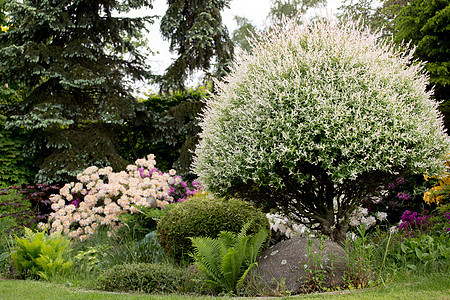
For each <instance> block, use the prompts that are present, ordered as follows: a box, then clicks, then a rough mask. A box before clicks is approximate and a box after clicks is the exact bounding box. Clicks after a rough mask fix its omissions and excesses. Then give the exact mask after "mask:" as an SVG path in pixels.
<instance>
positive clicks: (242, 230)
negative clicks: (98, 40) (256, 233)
mask: <svg viewBox="0 0 450 300" xmlns="http://www.w3.org/2000/svg"><path fill="white" fill-rule="evenodd" d="M252 223H253V220H250V221H248V222H247V223H245V224H244V226H242V229H241V232H239V234H238V236H237V239H238V240H240V239H242V238H243V237H244V236H245V235H246V234H247V231H248V230H249V229H250V226H252Z"/></svg>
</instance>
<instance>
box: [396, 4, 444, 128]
mask: <svg viewBox="0 0 450 300" xmlns="http://www.w3.org/2000/svg"><path fill="white" fill-rule="evenodd" d="M394 23H395V33H394V40H395V41H396V42H399V43H400V42H402V41H406V42H409V41H411V43H412V44H413V45H414V46H416V47H417V48H416V51H415V52H414V57H415V58H417V59H420V60H422V61H426V62H427V63H426V69H427V71H428V72H429V74H430V84H431V86H434V91H435V95H434V97H435V99H436V100H438V101H439V102H442V104H441V105H440V107H439V109H440V110H441V112H442V113H443V114H444V115H445V126H446V127H447V129H448V128H450V38H449V37H450V1H449V0H435V1H428V0H413V1H409V3H408V5H405V6H404V7H403V8H402V9H401V10H400V11H399V13H398V16H397V18H396V19H395V22H394Z"/></svg>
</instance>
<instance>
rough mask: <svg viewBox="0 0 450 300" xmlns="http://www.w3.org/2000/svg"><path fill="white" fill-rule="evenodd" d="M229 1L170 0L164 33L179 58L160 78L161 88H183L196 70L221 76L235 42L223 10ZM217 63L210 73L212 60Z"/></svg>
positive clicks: (225, 68)
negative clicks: (222, 14)
mask: <svg viewBox="0 0 450 300" xmlns="http://www.w3.org/2000/svg"><path fill="white" fill-rule="evenodd" d="M229 2H230V0H203V1H197V0H167V3H168V5H169V7H168V9H167V11H166V13H165V15H164V16H163V18H162V20H161V27H160V30H161V33H162V35H163V37H164V38H165V39H167V40H169V41H170V51H172V52H175V53H176V54H177V55H178V58H177V59H176V60H175V61H174V62H173V63H172V64H171V65H170V66H169V67H168V68H167V70H166V73H165V74H164V75H163V76H162V77H159V78H157V81H158V82H159V83H160V84H161V91H163V92H167V91H175V90H184V88H185V87H184V83H185V81H186V79H187V77H188V75H190V74H192V73H193V72H194V71H195V70H202V71H204V72H206V74H207V76H211V75H212V76H214V77H219V78H220V77H222V76H224V75H225V73H226V72H227V70H228V64H229V62H230V60H231V59H232V57H233V43H232V41H231V39H230V37H229V35H228V31H227V29H226V27H225V26H224V25H223V24H222V16H221V15H220V12H221V11H222V10H223V9H224V8H226V7H228V5H229ZM213 60H215V63H216V66H215V70H214V73H212V74H211V73H210V69H211V67H212V61H213Z"/></svg>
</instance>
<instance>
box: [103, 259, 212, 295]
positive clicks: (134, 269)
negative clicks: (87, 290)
mask: <svg viewBox="0 0 450 300" xmlns="http://www.w3.org/2000/svg"><path fill="white" fill-rule="evenodd" d="M98 288H100V289H102V290H106V291H116V292H144V293H151V294H163V293H192V292H197V293H204V292H205V291H206V290H205V289H204V284H203V283H202V280H201V278H200V274H198V272H195V271H194V270H190V269H183V268H177V267H174V266H171V265H165V264H146V263H137V264H136V263H135V264H122V265H116V266H114V267H112V268H111V269H109V270H107V271H106V272H105V273H104V274H102V275H101V276H100V279H99V282H98Z"/></svg>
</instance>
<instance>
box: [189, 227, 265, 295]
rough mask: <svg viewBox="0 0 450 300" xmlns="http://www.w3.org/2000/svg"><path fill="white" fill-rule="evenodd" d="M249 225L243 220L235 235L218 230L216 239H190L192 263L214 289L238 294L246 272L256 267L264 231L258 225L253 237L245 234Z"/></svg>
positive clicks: (263, 239) (263, 240)
mask: <svg viewBox="0 0 450 300" xmlns="http://www.w3.org/2000/svg"><path fill="white" fill-rule="evenodd" d="M250 224H251V223H250V222H249V223H246V224H245V225H244V226H243V227H242V230H241V232H240V233H238V234H236V233H233V232H229V231H222V232H220V233H219V235H218V237H217V238H210V237H191V238H190V240H191V241H192V245H193V247H194V252H193V254H192V257H193V258H194V260H195V264H196V265H197V266H198V267H199V269H200V271H201V272H203V274H204V275H205V276H206V278H207V282H208V283H210V284H211V285H212V286H213V287H214V288H217V289H219V290H220V291H225V292H228V293H234V294H239V293H240V290H241V287H242V284H243V282H244V279H245V277H246V276H247V274H248V272H249V271H250V270H251V269H252V268H253V267H254V266H256V264H257V263H256V257H257V255H258V254H259V252H260V250H261V247H262V245H263V244H264V242H265V241H266V239H267V236H268V231H267V230H266V229H263V228H261V229H260V230H259V231H258V233H256V234H255V235H254V236H253V237H250V236H247V235H246V233H247V231H248V229H249V228H250Z"/></svg>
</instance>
